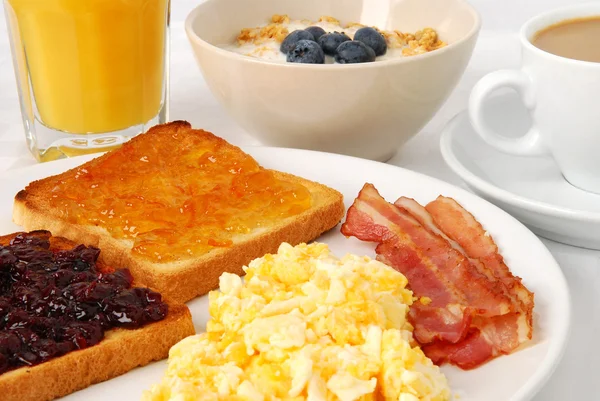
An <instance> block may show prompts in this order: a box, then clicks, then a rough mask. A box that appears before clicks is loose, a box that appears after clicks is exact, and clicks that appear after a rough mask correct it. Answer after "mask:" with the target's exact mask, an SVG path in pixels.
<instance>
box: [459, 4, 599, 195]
mask: <svg viewBox="0 0 600 401" xmlns="http://www.w3.org/2000/svg"><path fill="white" fill-rule="evenodd" d="M589 16H600V3H599V2H595V3H587V4H579V5H573V6H569V7H565V8H561V9H557V10H553V11H550V12H547V13H544V14H541V15H538V16H537V17H534V18H532V19H531V20H529V21H528V22H527V23H526V24H525V25H524V26H523V27H522V28H521V32H520V42H521V48H522V61H521V68H520V69H519V70H499V71H495V72H492V73H490V74H488V75H486V76H485V77H483V78H482V79H481V80H480V81H479V82H478V83H477V84H476V85H475V87H474V88H473V91H472V92H471V96H470V99H469V117H470V119H471V124H472V125H473V127H474V128H475V131H476V132H477V133H478V134H479V135H480V136H481V137H482V138H483V139H484V140H485V141H486V142H487V143H488V144H490V145H491V146H493V147H494V148H496V149H498V150H500V151H502V152H505V153H510V154H513V155H520V156H539V155H544V154H550V155H552V157H553V158H554V159H555V160H556V163H557V164H558V167H559V168H560V170H561V172H562V174H563V176H564V177H565V179H566V180H567V181H568V182H570V183H571V184H572V185H574V186H576V187H578V188H580V189H583V190H586V191H590V192H594V193H598V194H600V63H594V62H588V61H579V60H573V59H568V58H565V57H561V56H557V55H554V54H551V53H548V52H546V51H543V50H541V49H539V48H537V47H535V46H534V45H533V44H532V42H531V41H532V39H533V37H534V35H535V34H536V33H537V32H539V31H540V30H542V29H544V28H546V27H548V26H551V25H553V24H556V23H558V22H562V21H565V20H570V19H576V18H581V17H589ZM500 88H513V89H515V90H516V91H517V92H518V93H519V94H520V95H521V98H522V100H523V103H524V104H525V106H526V107H527V108H528V109H529V111H530V113H531V116H532V120H533V125H532V127H531V129H530V130H529V131H528V132H527V133H525V135H524V136H521V137H518V138H507V137H504V136H501V135H499V134H498V133H497V132H495V131H494V130H493V129H492V128H491V127H490V126H489V124H488V123H487V122H486V121H485V115H484V114H485V113H483V107H482V106H483V103H484V101H485V100H486V98H487V97H489V96H490V95H491V94H492V92H494V91H496V90H497V89H500ZM506 118H510V116H506Z"/></svg>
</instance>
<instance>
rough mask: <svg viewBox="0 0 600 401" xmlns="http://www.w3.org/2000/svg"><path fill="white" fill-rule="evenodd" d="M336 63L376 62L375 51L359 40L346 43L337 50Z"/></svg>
mask: <svg viewBox="0 0 600 401" xmlns="http://www.w3.org/2000/svg"><path fill="white" fill-rule="evenodd" d="M335 61H336V62H337V63H340V64H352V63H367V62H370V61H375V50H373V49H371V48H370V47H369V46H367V45H365V44H364V43H363V42H359V41H357V40H352V41H350V42H344V43H342V44H341V45H340V46H339V47H338V48H337V54H336V55H335Z"/></svg>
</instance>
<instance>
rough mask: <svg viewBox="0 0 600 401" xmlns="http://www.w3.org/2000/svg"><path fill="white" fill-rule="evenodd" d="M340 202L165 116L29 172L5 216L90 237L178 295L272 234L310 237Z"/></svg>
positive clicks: (275, 241)
mask: <svg viewBox="0 0 600 401" xmlns="http://www.w3.org/2000/svg"><path fill="white" fill-rule="evenodd" d="M344 211H345V209H344V204H343V198H342V195H341V194H340V193H339V192H337V191H335V190H333V189H331V188H328V187H326V186H325V185H321V184H318V183H315V182H312V181H309V180H306V179H303V178H300V177H296V176H293V175H290V174H286V173H282V172H278V171H273V170H268V169H264V168H263V167H261V166H260V165H259V164H258V163H257V161H256V160H254V159H253V158H252V157H251V156H250V155H248V154H246V153H244V152H243V151H242V150H240V149H239V148H238V147H235V146H233V145H231V144H229V143H228V142H226V141H225V140H223V139H221V138H219V137H217V136H215V135H213V134H211V133H209V132H206V131H203V130H195V129H192V128H191V126H190V124H189V123H187V122H184V121H175V122H171V123H168V124H163V125H158V126H155V127H153V128H151V129H150V130H149V131H148V132H146V133H144V134H141V135H138V136H137V137H135V138H133V139H131V140H130V141H128V142H127V143H125V144H124V145H123V146H122V147H121V148H119V149H117V150H114V151H111V152H109V153H107V154H105V155H103V156H100V157H98V158H96V159H94V160H91V161H89V162H88V163H85V164H83V165H81V166H79V167H77V168H74V169H72V170H69V171H67V172H65V173H63V174H59V175H56V176H52V177H48V178H45V179H42V180H39V181H34V182H32V183H31V184H29V185H28V186H27V187H26V188H25V189H24V190H22V191H20V192H19V193H18V194H17V195H16V197H15V203H14V210H13V219H14V221H15V222H16V223H17V224H19V225H22V226H23V227H25V228H26V229H27V230H36V229H45V230H50V231H51V232H52V233H54V234H55V235H61V236H64V237H66V238H69V239H71V240H74V241H77V242H82V243H85V244H88V245H93V246H97V247H99V248H101V249H102V255H101V257H102V258H103V260H104V262H106V263H107V264H109V265H115V266H124V267H127V268H129V269H130V270H131V272H132V274H133V276H134V277H135V279H136V281H137V282H139V283H142V284H144V285H147V286H149V287H152V288H155V289H157V290H158V291H160V292H161V293H162V294H164V295H165V296H166V297H167V298H169V299H172V300H174V301H181V302H185V301H188V300H190V299H192V298H194V297H196V296H198V295H203V294H205V293H207V292H208V291H210V290H212V289H214V288H216V287H217V286H218V282H219V276H220V275H221V273H223V272H225V271H227V272H230V273H236V274H240V275H241V274H243V270H242V266H244V265H245V264H247V263H248V262H250V261H251V260H252V259H254V258H257V257H260V256H263V255H264V254H266V253H272V252H275V251H277V248H278V246H279V245H280V244H281V243H282V242H288V243H290V244H292V245H296V244H299V243H302V242H308V241H310V240H313V239H315V238H317V237H318V236H319V235H320V234H322V233H323V232H325V231H327V230H329V229H331V228H333V227H334V226H335V225H336V224H337V223H339V222H340V220H341V219H342V217H343V215H344Z"/></svg>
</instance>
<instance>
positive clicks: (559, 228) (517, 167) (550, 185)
mask: <svg viewBox="0 0 600 401" xmlns="http://www.w3.org/2000/svg"><path fill="white" fill-rule="evenodd" d="M515 100H516V99H515V98H514V97H513V96H508V95H504V96H497V97H496V98H493V99H490V104H489V105H488V107H487V112H486V114H487V117H488V119H489V122H490V124H492V125H494V126H495V128H496V129H498V130H499V131H501V132H503V133H505V134H507V135H509V136H518V135H519V134H522V133H524V132H525V131H526V129H527V127H528V125H529V124H530V120H529V117H528V116H527V115H526V114H525V113H524V112H523V110H521V108H520V107H519V103H518V101H515ZM440 147H441V152H442V156H443V157H444V160H445V161H446V163H447V164H448V166H450V168H451V169H452V170H453V171H454V172H455V173H456V174H457V175H459V176H460V177H461V178H462V179H463V180H464V181H465V183H466V184H467V185H468V186H469V188H471V189H472V190H473V191H474V192H475V193H477V194H478V195H480V196H481V197H483V198H485V199H487V200H489V201H490V202H492V203H494V204H496V205H498V206H500V207H501V208H503V209H504V210H506V211H507V212H509V213H510V214H512V215H513V216H515V217H516V218H517V219H519V220H520V221H522V222H523V223H524V224H525V225H527V226H528V227H529V228H531V230H532V231H533V232H535V233H536V234H538V235H540V236H542V237H546V238H549V239H552V240H555V241H558V242H563V243H565V244H569V245H575V246H580V247H584V248H591V249H599V250H600V195H595V194H592V193H589V192H585V191H582V190H581V189H578V188H576V187H574V186H572V185H570V184H569V183H568V182H567V181H566V180H565V179H564V178H563V176H562V174H561V173H560V171H559V169H558V166H557V165H556V163H555V162H554V160H553V159H552V158H551V157H548V156H544V157H521V156H512V155H507V154H504V153H501V152H499V151H497V150H495V149H494V148H492V147H491V146H489V145H488V144H487V143H485V142H484V141H483V140H482V139H481V138H480V137H479V135H477V133H476V132H475V131H474V130H473V127H472V126H471V123H470V122H469V118H468V115H467V112H466V111H464V112H462V113H460V114H458V115H457V116H456V117H454V118H453V119H452V120H450V122H449V123H448V124H447V126H446V127H445V129H444V132H443V133H442V139H441V142H440ZM599 156H600V155H599Z"/></svg>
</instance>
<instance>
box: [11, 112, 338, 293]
mask: <svg viewBox="0 0 600 401" xmlns="http://www.w3.org/2000/svg"><path fill="white" fill-rule="evenodd" d="M161 129H162V130H164V129H166V130H169V132H170V131H173V130H189V129H191V127H190V125H189V123H186V122H181V121H176V122H173V123H169V124H165V125H162V126H157V127H153V128H152V129H151V130H150V131H149V132H148V133H150V132H152V131H153V130H161ZM205 134H207V135H208V133H205ZM146 135H147V134H146ZM210 135H212V134H210ZM141 137H142V136H138V137H135V138H133V139H132V140H131V141H137V140H140V138H141ZM215 138H216V139H215V140H219V141H223V139H221V138H217V137H215ZM230 146H232V145H230ZM234 148H235V147H234ZM236 149H238V150H239V148H236ZM117 151H118V150H117ZM239 151H240V152H242V151H241V150H239ZM104 157H106V155H104V156H100V158H98V159H101V158H104ZM98 159H94V160H98ZM94 160H92V161H91V162H89V163H93V162H94ZM74 170H75V169H72V170H69V171H67V172H65V173H62V174H60V175H58V176H55V178H54V179H56V178H58V179H60V178H61V177H62V176H66V175H68V174H70V172H72V171H74ZM273 172H274V173H275V176H276V177H277V178H280V179H285V180H288V181H291V182H295V183H300V184H302V185H304V186H305V187H306V188H307V189H308V190H309V191H310V192H311V195H312V198H313V205H312V207H311V208H310V209H308V210H306V211H304V212H302V213H300V214H298V215H296V216H292V217H288V218H285V219H282V220H281V221H280V222H278V223H277V224H276V225H274V226H272V227H270V228H269V230H267V231H263V232H257V233H256V234H253V235H251V236H248V237H246V238H244V239H243V240H241V241H240V242H236V243H235V244H234V245H233V246H231V247H228V248H215V249H213V250H211V251H210V252H209V253H207V254H204V255H202V256H200V257H197V258H193V259H184V260H181V261H176V262H169V263H153V262H150V261H148V260H145V259H141V258H139V257H135V256H134V255H133V253H132V252H131V242H129V241H124V240H118V239H115V238H113V237H112V236H111V235H110V234H109V233H108V231H106V230H105V229H104V228H102V227H98V226H92V225H75V224H71V223H68V222H66V221H64V220H62V219H60V218H57V217H56V216H54V215H52V214H51V213H48V210H47V205H46V204H45V203H44V200H45V197H47V194H48V190H49V188H48V185H47V180H48V179H43V180H39V181H34V182H32V183H31V184H29V185H28V186H27V188H26V189H24V190H21V191H20V192H19V193H17V195H16V196H15V202H14V208H13V220H14V222H15V223H16V224H19V225H21V226H23V227H24V228H25V229H27V230H38V229H46V230H49V231H51V232H52V233H54V234H55V235H60V236H63V237H66V238H68V239H73V240H76V241H77V242H80V243H84V244H86V245H93V246H96V247H98V248H100V249H102V253H101V255H100V258H101V260H102V261H103V262H104V263H106V264H108V265H111V266H115V267H127V268H129V269H130V270H131V273H132V274H133V276H134V277H135V280H136V282H137V283H139V284H142V285H145V286H148V287H151V288H155V289H156V290H157V291H159V292H160V293H162V294H163V295H164V296H165V297H166V298H168V299H170V300H173V301H175V302H187V301H189V300H190V299H192V298H195V297H197V296H200V295H204V294H206V293H207V292H209V291H210V290H212V289H214V288H217V287H218V284H219V277H220V276H221V274H222V273H223V272H229V273H234V274H238V275H242V274H243V269H242V267H243V266H244V265H246V264H248V263H249V262H250V261H251V260H253V259H255V258H258V257H261V256H263V255H264V254H266V253H273V252H276V251H277V248H278V247H279V245H280V244H281V243H282V242H288V243H290V244H292V245H297V244H299V243H302V242H309V241H311V240H313V239H315V238H317V237H318V236H319V235H321V234H322V233H324V232H326V231H327V230H330V229H331V228H333V227H335V226H336V225H337V224H338V223H339V222H340V221H341V219H342V218H343V216H344V213H345V207H344V203H343V197H342V194H340V193H339V192H338V191H336V190H334V189H331V188H329V187H327V186H325V185H322V184H318V183H316V182H312V181H309V180H306V179H303V178H300V177H296V176H293V175H291V174H286V173H282V172H277V171H273Z"/></svg>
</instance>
